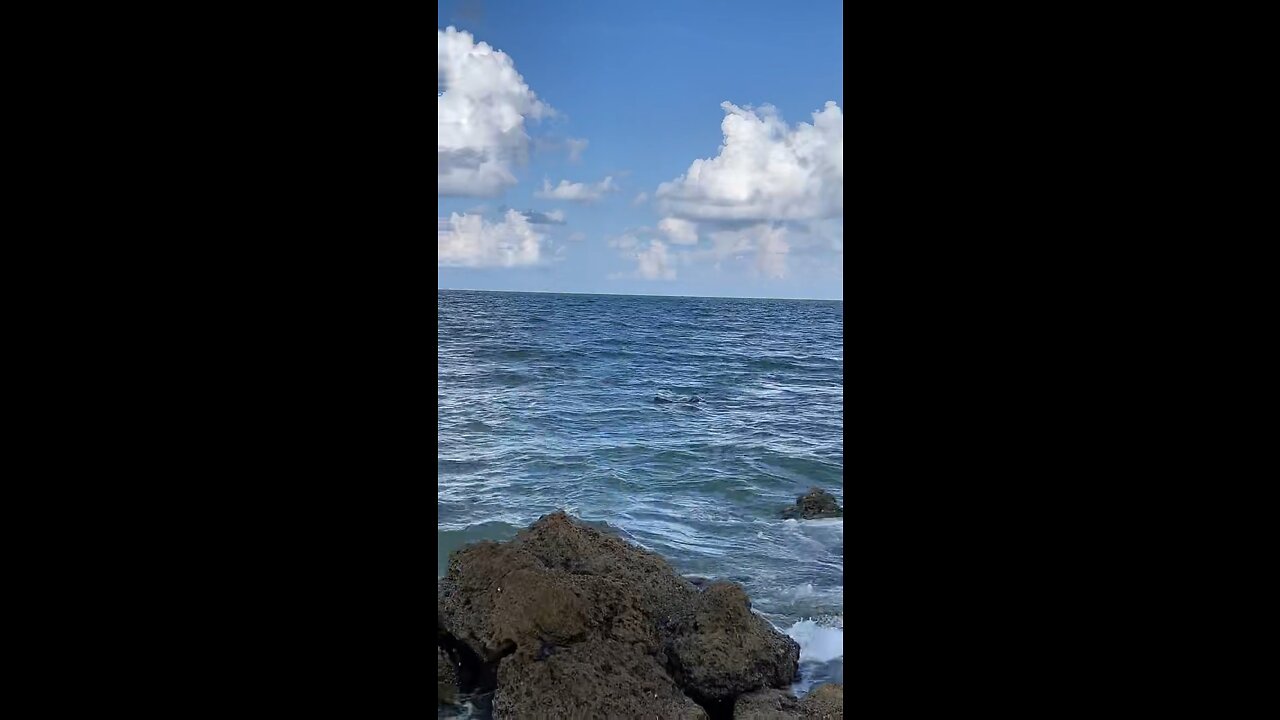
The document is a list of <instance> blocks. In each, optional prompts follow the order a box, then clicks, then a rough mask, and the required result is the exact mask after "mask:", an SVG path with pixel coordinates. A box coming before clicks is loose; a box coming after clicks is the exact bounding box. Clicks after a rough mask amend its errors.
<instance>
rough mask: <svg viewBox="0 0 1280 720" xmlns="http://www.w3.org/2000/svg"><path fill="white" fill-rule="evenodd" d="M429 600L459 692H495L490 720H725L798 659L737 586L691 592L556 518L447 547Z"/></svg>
mask: <svg viewBox="0 0 1280 720" xmlns="http://www.w3.org/2000/svg"><path fill="white" fill-rule="evenodd" d="M437 600H438V615H437V617H438V625H439V627H438V633H437V634H438V639H437V643H438V644H442V645H445V646H448V645H454V646H456V652H457V655H458V656H459V657H460V661H461V664H462V672H461V673H460V675H461V676H462V679H463V685H464V688H463V689H464V690H470V691H479V692H483V691H486V690H489V689H493V688H496V692H495V694H494V698H493V710H494V717H495V718H516V717H519V718H524V717H566V718H570V717H660V718H668V717H671V718H702V717H707V716H708V715H710V716H711V717H713V718H716V717H730V716H731V713H732V708H733V702H734V700H735V699H736V698H737V697H738V696H739V695H741V694H743V693H747V692H751V691H753V690H758V689H762V688H766V687H786V686H787V685H788V684H789V683H790V682H791V681H792V680H793V679H794V678H795V675H796V668H797V663H798V659H799V653H800V648H799V646H798V645H797V644H796V643H795V641H793V640H792V639H791V638H789V637H787V636H785V635H783V634H782V633H780V632H778V631H777V630H775V629H774V628H773V627H772V626H771V625H769V623H768V622H767V621H766V620H764V619H763V618H761V617H759V616H758V615H756V614H754V613H752V612H751V610H750V607H751V606H750V601H749V600H748V599H747V596H746V594H745V593H743V591H742V588H741V587H739V586H738V585H736V584H733V583H727V582H713V583H709V584H706V585H705V586H703V588H702V589H699V588H698V587H695V586H694V585H693V584H691V583H690V582H688V581H687V580H685V579H684V578H682V577H680V576H679V575H678V574H676V572H675V571H674V570H673V569H672V568H671V566H670V565H669V564H667V562H666V561H665V560H664V559H662V558H661V557H660V556H658V555H655V554H653V553H650V552H647V551H645V550H643V549H641V548H638V547H636V546H634V545H630V544H628V543H627V542H625V541H623V540H622V539H621V538H618V537H615V536H613V535H610V534H607V533H603V532H601V531H599V530H597V529H595V528H592V527H588V526H586V525H584V524H583V523H581V522H578V521H577V520H575V519H574V518H572V517H570V516H568V515H566V514H565V513H563V512H556V513H552V514H550V515H545V516H543V517H542V518H540V519H539V520H538V521H537V522H535V523H534V524H533V525H532V526H530V527H529V528H528V529H526V530H523V531H521V532H520V533H519V534H518V535H517V536H516V537H515V539H513V540H511V541H509V542H505V543H494V542H480V543H475V544H472V545H468V546H467V547H464V548H462V549H460V550H458V551H456V552H455V553H454V554H453V555H452V556H451V557H450V559H449V571H448V574H447V575H446V576H445V577H444V578H443V579H441V580H440V581H439V584H438V587H437ZM468 665H471V666H472V667H468Z"/></svg>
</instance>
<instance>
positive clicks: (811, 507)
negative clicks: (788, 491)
mask: <svg viewBox="0 0 1280 720" xmlns="http://www.w3.org/2000/svg"><path fill="white" fill-rule="evenodd" d="M843 515H844V510H842V509H841V508H840V505H839V504H838V503H837V502H836V499H835V496H833V495H832V494H831V493H829V492H827V491H826V490H823V489H821V488H816V487H815V488H809V492H807V493H805V494H804V495H801V496H800V497H798V498H796V504H795V505H794V506H792V507H788V508H785V509H783V511H782V517H784V518H796V519H801V520H809V519H812V518H824V517H842V516H843Z"/></svg>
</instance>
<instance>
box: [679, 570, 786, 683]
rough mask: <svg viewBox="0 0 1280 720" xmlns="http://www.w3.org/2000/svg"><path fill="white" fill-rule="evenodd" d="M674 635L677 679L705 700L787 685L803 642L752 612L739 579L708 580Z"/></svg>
mask: <svg viewBox="0 0 1280 720" xmlns="http://www.w3.org/2000/svg"><path fill="white" fill-rule="evenodd" d="M672 635H673V637H672V639H671V640H670V643H669V649H668V655H669V657H670V658H671V661H672V664H673V670H674V671H675V673H676V680H677V682H679V683H680V684H681V686H682V687H684V688H685V689H686V690H688V691H690V692H692V693H694V694H695V695H697V696H700V697H702V698H705V699H707V700H711V701H714V702H725V701H728V700H732V699H733V698H735V697H736V696H738V695H740V694H742V693H745V692H750V691H752V690H756V689H759V688H765V687H786V685H787V684H788V683H790V682H791V680H792V679H793V678H794V677H795V675H796V667H797V664H798V662H799V658H800V646H799V645H797V644H796V642H795V641H794V640H792V639H791V638H789V637H787V636H786V635H783V634H782V633H780V632H778V631H777V630H775V629H773V626H771V625H770V624H769V622H768V621H767V620H765V619H764V618H762V617H760V616H758V615H756V614H755V613H753V612H751V601H750V600H749V599H747V594H746V593H745V592H743V591H742V587H741V586H740V585H737V584H736V583H731V582H714V583H712V584H710V585H708V586H707V589H706V590H704V591H703V592H702V593H701V594H700V595H698V597H697V601H696V602H695V603H694V604H693V610H692V612H691V613H689V614H688V615H686V616H684V617H683V618H681V619H680V621H679V622H678V624H677V626H676V627H675V628H673V633H672Z"/></svg>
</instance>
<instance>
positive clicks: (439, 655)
mask: <svg viewBox="0 0 1280 720" xmlns="http://www.w3.org/2000/svg"><path fill="white" fill-rule="evenodd" d="M457 701H458V668H457V666H456V665H454V662H453V660H452V659H450V658H449V655H448V653H446V652H445V651H444V648H442V647H440V646H439V645H437V646H436V702H437V704H440V703H444V704H453V703H455V702H457Z"/></svg>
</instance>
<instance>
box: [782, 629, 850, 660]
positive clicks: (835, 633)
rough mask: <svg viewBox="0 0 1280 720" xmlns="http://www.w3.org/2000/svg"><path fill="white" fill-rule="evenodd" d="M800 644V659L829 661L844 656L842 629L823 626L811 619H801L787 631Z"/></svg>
mask: <svg viewBox="0 0 1280 720" xmlns="http://www.w3.org/2000/svg"><path fill="white" fill-rule="evenodd" d="M787 635H789V636H790V637H791V639H792V640H795V641H796V642H797V643H799V644H800V660H801V661H802V662H803V661H805V660H811V661H813V662H830V661H832V660H835V659H837V658H842V657H844V630H841V629H840V628H835V627H825V626H822V625H819V624H818V623H816V622H814V621H813V620H801V621H800V622H798V623H796V624H795V625H792V626H791V629H790V630H788V631H787Z"/></svg>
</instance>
